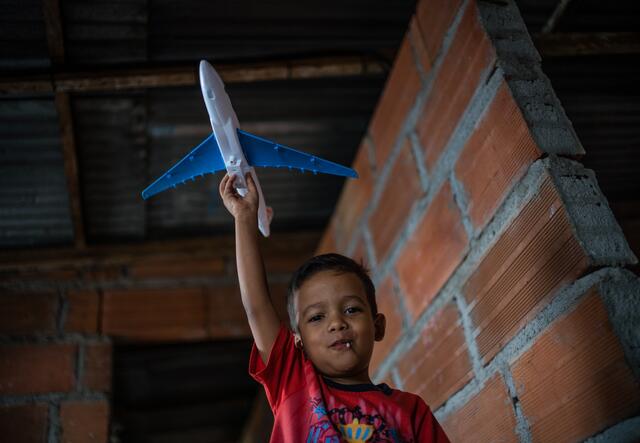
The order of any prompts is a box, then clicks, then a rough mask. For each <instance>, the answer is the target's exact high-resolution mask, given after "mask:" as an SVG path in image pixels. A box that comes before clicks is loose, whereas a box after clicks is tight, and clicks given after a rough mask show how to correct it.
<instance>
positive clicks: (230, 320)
mask: <svg viewBox="0 0 640 443" xmlns="http://www.w3.org/2000/svg"><path fill="white" fill-rule="evenodd" d="M282 288H283V286H280V285H278V286H275V285H272V286H271V287H270V291H271V297H272V299H273V300H274V306H275V308H276V312H278V313H279V315H282V311H283V309H282V307H283V303H282V301H281V300H282V297H283V296H284V293H283V292H282ZM207 303H208V311H207V312H208V320H207V331H208V334H209V336H210V337H213V338H216V339H221V338H234V337H242V338H245V337H249V336H251V331H250V329H249V323H248V321H247V316H246V314H245V312H244V307H243V306H242V299H241V298H240V291H239V289H238V287H237V286H236V285H233V286H223V287H219V288H208V289H207Z"/></svg>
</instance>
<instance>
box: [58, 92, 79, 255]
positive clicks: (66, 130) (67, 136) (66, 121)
mask: <svg viewBox="0 0 640 443" xmlns="http://www.w3.org/2000/svg"><path fill="white" fill-rule="evenodd" d="M55 102H56V109H57V111H58V122H59V124H60V133H61V136H62V157H63V159H64V173H65V176H66V178H67V191H68V193H69V207H70V210H71V220H72V222H73V232H74V244H75V247H76V248H78V249H82V248H84V247H85V246H86V239H85V235H84V217H83V215H82V196H81V194H80V179H79V174H78V155H77V149H76V140H75V136H74V132H73V114H72V111H71V103H70V100H69V94H67V93H66V92H58V93H56V95H55Z"/></svg>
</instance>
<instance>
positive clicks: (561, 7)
mask: <svg viewBox="0 0 640 443" xmlns="http://www.w3.org/2000/svg"><path fill="white" fill-rule="evenodd" d="M570 1H571V0H560V1H559V2H558V4H557V5H556V7H555V8H554V9H553V12H552V13H551V16H550V17H549V19H548V20H547V22H546V23H545V24H544V26H543V27H542V30H540V33H541V34H549V33H550V32H552V31H553V30H554V29H555V27H556V25H557V24H558V20H560V17H562V14H564V11H565V9H567V6H569V2H570Z"/></svg>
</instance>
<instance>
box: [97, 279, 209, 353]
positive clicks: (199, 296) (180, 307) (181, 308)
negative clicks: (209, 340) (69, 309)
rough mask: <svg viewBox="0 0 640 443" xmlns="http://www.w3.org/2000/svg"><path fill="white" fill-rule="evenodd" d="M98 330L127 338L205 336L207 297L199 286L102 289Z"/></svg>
mask: <svg viewBox="0 0 640 443" xmlns="http://www.w3.org/2000/svg"><path fill="white" fill-rule="evenodd" d="M103 305H104V307H103V310H102V333H104V334H106V335H110V336H113V337H119V338H126V339H130V340H142V341H154V340H162V341H166V340H196V339H203V338H206V337H207V299H206V296H205V294H204V292H203V290H202V289H200V288H183V289H157V290H154V289H131V290H111V291H105V293H104V296H103Z"/></svg>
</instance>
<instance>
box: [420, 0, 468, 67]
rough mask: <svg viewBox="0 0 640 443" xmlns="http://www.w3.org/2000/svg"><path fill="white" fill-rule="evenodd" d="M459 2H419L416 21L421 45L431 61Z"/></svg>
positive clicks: (458, 0) (438, 48) (423, 0)
mask: <svg viewBox="0 0 640 443" xmlns="http://www.w3.org/2000/svg"><path fill="white" fill-rule="evenodd" d="M461 2H462V1H461V0H420V1H419V2H418V5H417V8H416V19H417V22H418V26H419V28H420V31H421V32H420V35H421V36H422V39H423V44H424V46H425V48H426V50H427V52H428V53H429V55H430V57H431V60H433V59H434V58H435V57H436V56H437V55H438V52H439V50H440V46H441V45H442V39H443V38H444V35H445V34H446V32H447V30H448V29H449V27H450V26H451V23H452V22H453V18H454V17H455V15H456V12H457V11H458V9H459V7H460V3H461Z"/></svg>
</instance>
